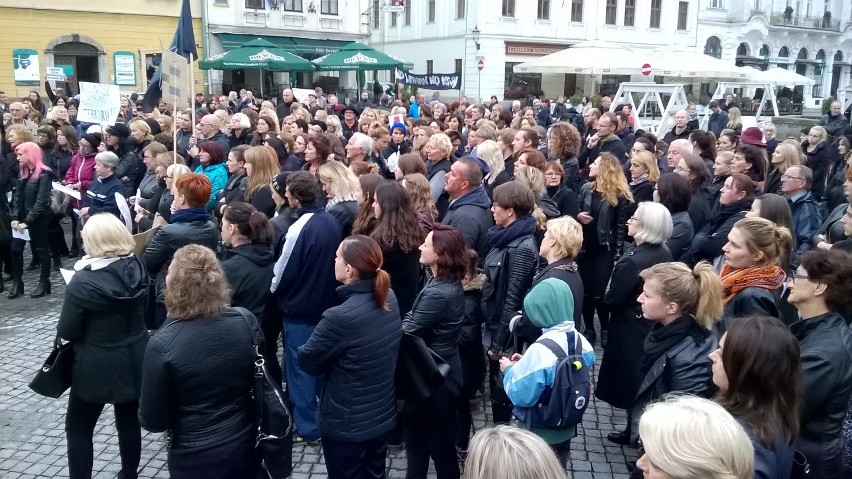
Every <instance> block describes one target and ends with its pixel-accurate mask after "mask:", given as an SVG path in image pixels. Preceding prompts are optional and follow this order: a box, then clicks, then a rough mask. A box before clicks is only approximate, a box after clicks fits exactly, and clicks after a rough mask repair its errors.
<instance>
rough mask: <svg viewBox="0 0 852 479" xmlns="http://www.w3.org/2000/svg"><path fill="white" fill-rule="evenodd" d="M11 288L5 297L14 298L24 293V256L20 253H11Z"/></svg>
mask: <svg viewBox="0 0 852 479" xmlns="http://www.w3.org/2000/svg"><path fill="white" fill-rule="evenodd" d="M11 263H12V289H11V291H9V295H8V296H7V298H9V299H15V298H18V297H20V296H22V295H23V294H24V281H23V280H22V279H21V278H22V277H23V276H24V271H23V270H24V258H23V256H22V255H20V254H12V261H11Z"/></svg>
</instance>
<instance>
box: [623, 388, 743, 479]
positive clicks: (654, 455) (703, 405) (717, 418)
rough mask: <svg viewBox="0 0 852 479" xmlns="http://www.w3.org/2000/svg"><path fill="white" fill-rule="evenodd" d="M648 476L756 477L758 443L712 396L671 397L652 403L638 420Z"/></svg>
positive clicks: (643, 467)
mask: <svg viewBox="0 0 852 479" xmlns="http://www.w3.org/2000/svg"><path fill="white" fill-rule="evenodd" d="M639 433H640V434H641V435H642V447H643V449H644V453H643V454H642V457H640V458H639V460H638V461H637V462H636V465H637V466H638V467H639V469H641V470H642V472H643V473H644V475H645V477H648V478H667V477H668V478H671V477H676V478H678V479H751V478H752V477H754V447H753V446H752V443H751V440H750V439H749V437H748V434H747V433H746V431H745V429H743V427H742V425H740V423H739V422H737V420H736V419H734V417H733V416H731V414H730V413H728V412H727V411H725V409H724V408H723V407H722V406H720V405H718V404H716V403H715V402H713V401H710V400H709V399H702V398H698V397H694V396H671V397H668V398H666V399H665V400H663V401H660V402H657V403H654V404H651V405H650V406H648V408H647V409H646V410H645V412H644V413H643V414H642V420H641V421H640V422H639Z"/></svg>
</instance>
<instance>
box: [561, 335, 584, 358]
mask: <svg viewBox="0 0 852 479" xmlns="http://www.w3.org/2000/svg"><path fill="white" fill-rule="evenodd" d="M565 335H566V336H568V355H569V356H576V355H577V350H578V349H579V350H580V352H582V351H583V346H582V345H581V344H580V335H578V334H577V333H575V332H574V331H568V332H566V333H565Z"/></svg>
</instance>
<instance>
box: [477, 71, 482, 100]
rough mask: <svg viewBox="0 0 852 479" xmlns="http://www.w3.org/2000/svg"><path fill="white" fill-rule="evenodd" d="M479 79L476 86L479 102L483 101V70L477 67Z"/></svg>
mask: <svg viewBox="0 0 852 479" xmlns="http://www.w3.org/2000/svg"><path fill="white" fill-rule="evenodd" d="M476 76H477V79H478V80H479V81H478V85H477V86H476V101H477V103H482V70H480V69H479V67H477V74H476Z"/></svg>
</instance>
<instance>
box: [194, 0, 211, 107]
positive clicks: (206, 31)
mask: <svg viewBox="0 0 852 479" xmlns="http://www.w3.org/2000/svg"><path fill="white" fill-rule="evenodd" d="M207 1H208V0H201V59H204V58H207V57H208V56H209V55H208V54H207V48H208V42H207V35H208V34H209V32H210V30H209V28H208V27H207ZM193 68H195V67H193ZM212 76H213V70H207V73H206V78H207V81H206V83H207V85H206V86H207V88H206V90H207V94H208V95H209V94H210V88H211V86H212V85H213V81H212ZM192 88H193V90H194V89H195V85H193V86H192ZM190 100H191V101H195V98H191V99H190ZM190 105H192V103H190Z"/></svg>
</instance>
